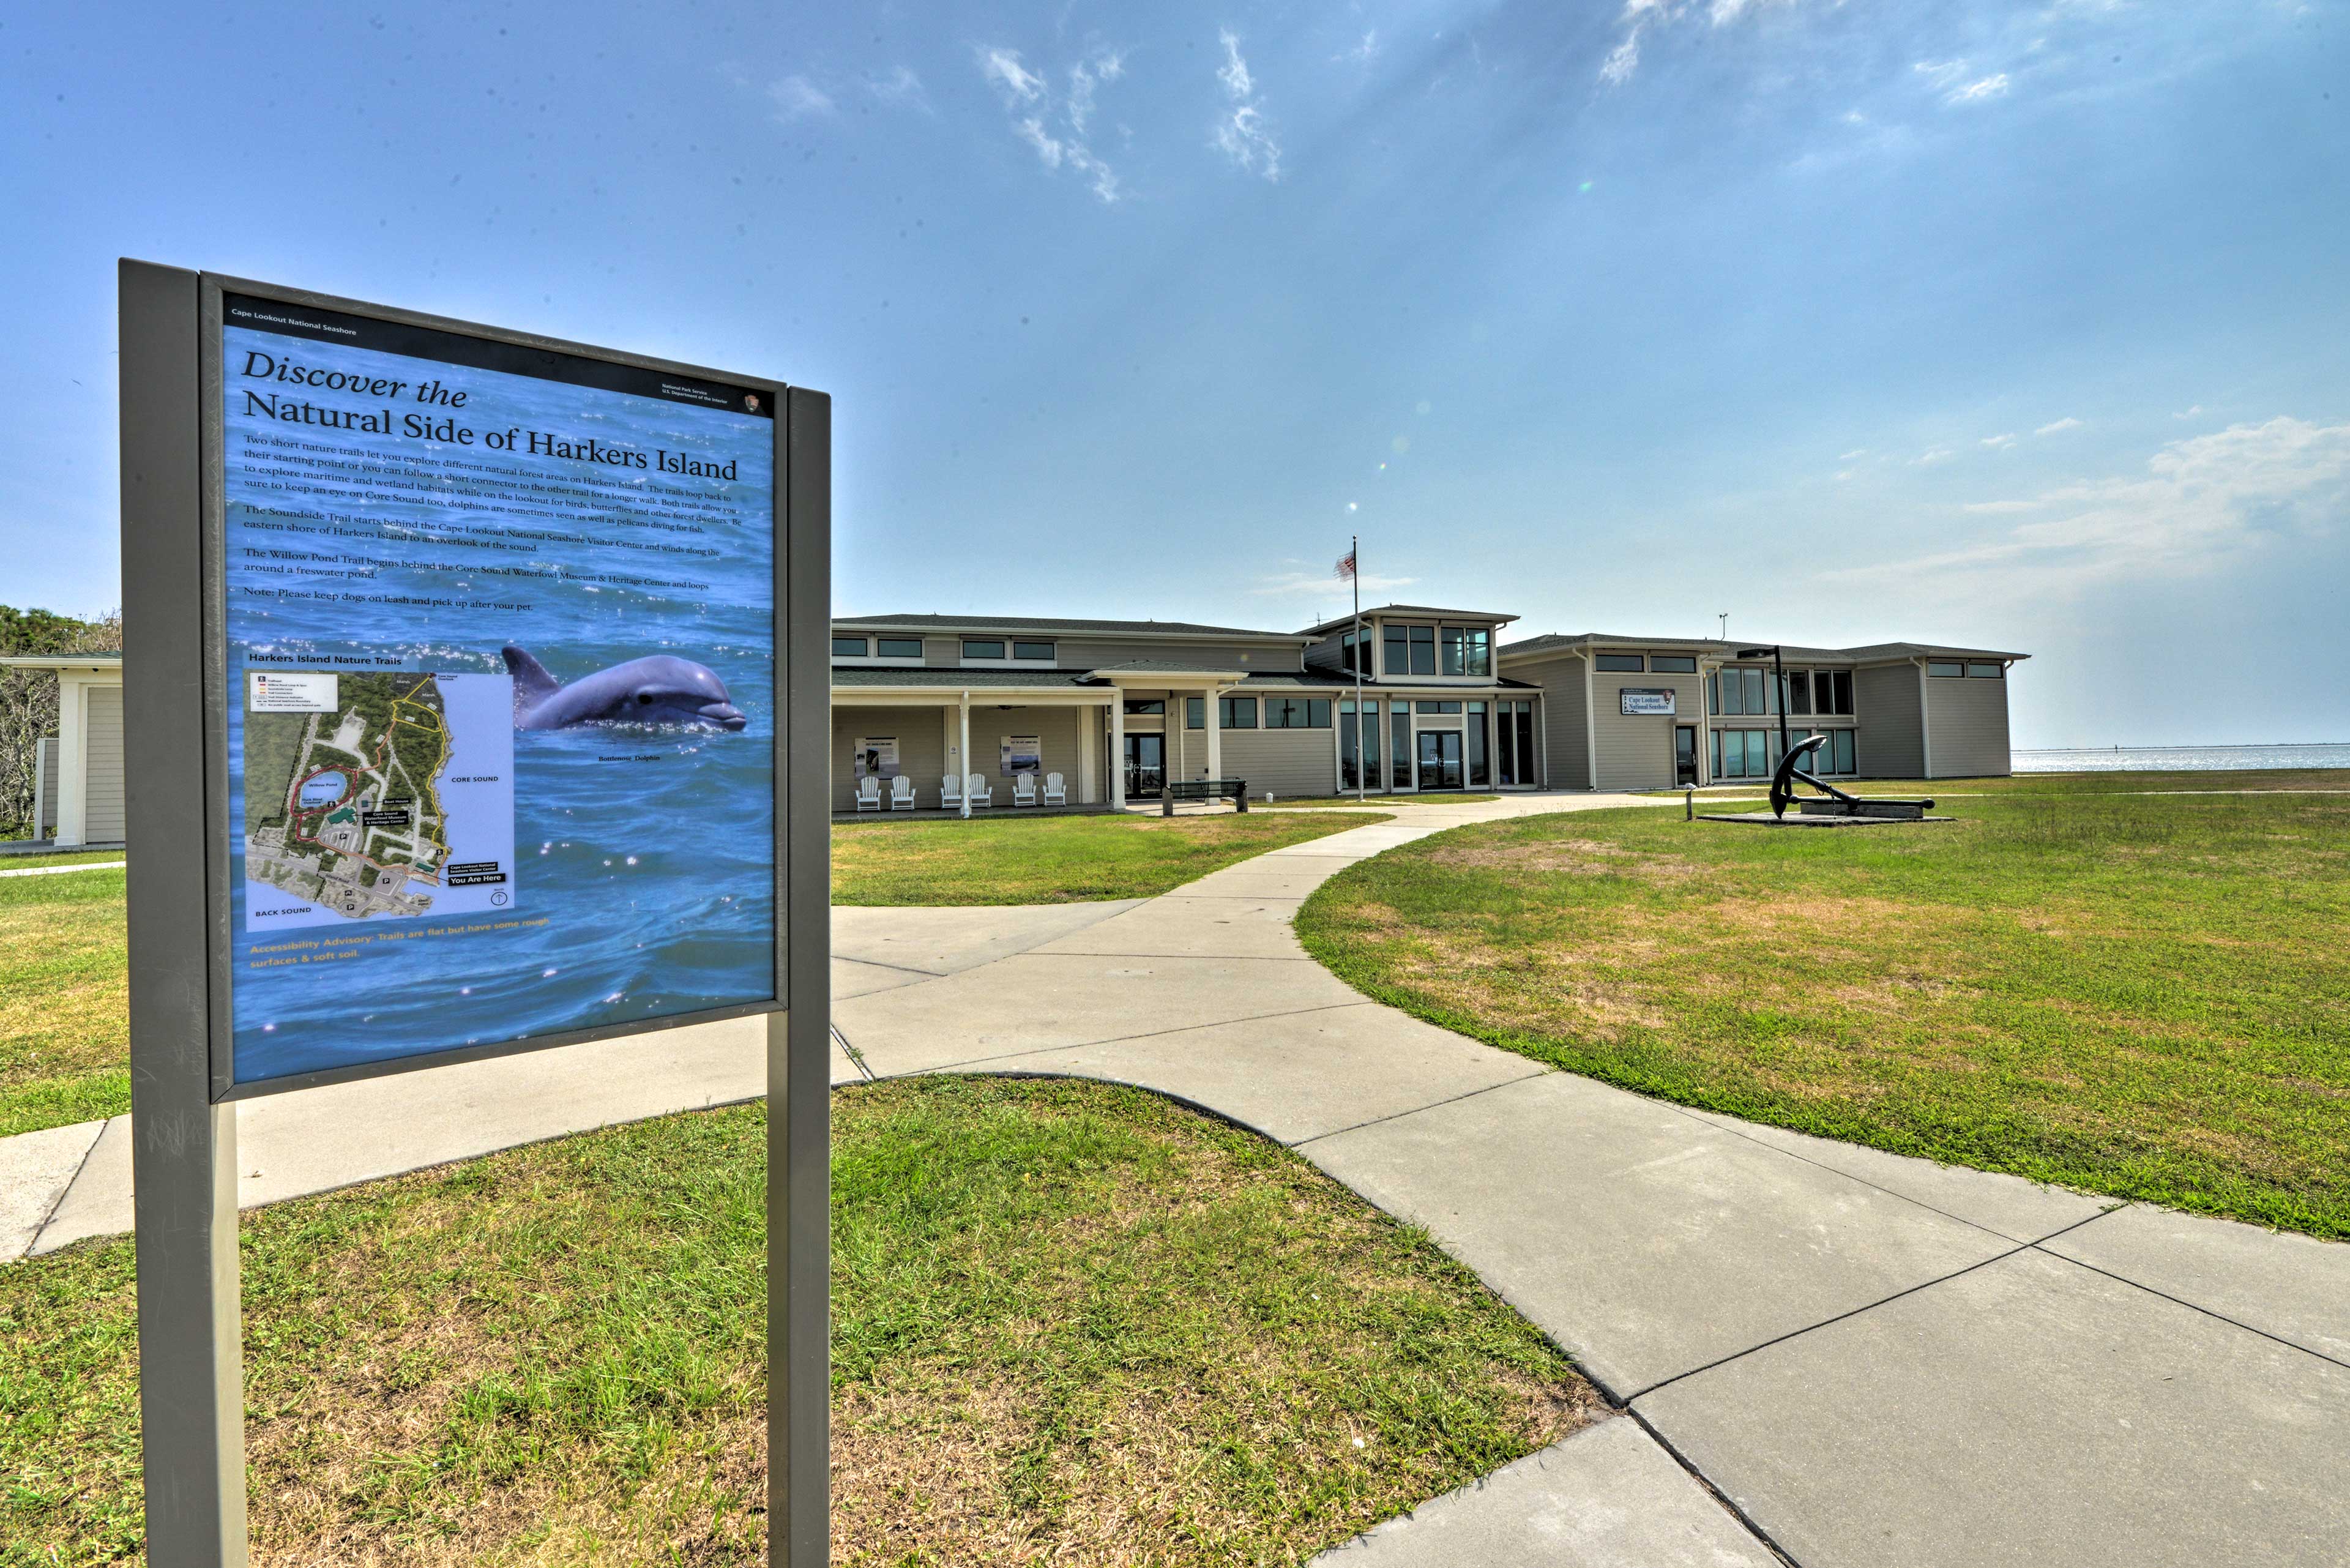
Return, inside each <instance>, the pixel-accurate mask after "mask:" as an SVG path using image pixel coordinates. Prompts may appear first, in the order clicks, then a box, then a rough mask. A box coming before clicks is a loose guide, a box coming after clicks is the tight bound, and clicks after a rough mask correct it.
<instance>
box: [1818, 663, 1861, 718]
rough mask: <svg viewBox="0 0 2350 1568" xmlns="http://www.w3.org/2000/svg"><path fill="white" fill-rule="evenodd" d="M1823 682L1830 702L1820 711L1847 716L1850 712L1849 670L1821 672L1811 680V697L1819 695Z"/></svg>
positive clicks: (1850, 680)
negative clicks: (1826, 687) (1825, 684)
mask: <svg viewBox="0 0 2350 1568" xmlns="http://www.w3.org/2000/svg"><path fill="white" fill-rule="evenodd" d="M1831 676H1833V679H1831ZM1823 680H1825V681H1826V682H1827V685H1828V695H1829V698H1830V701H1829V703H1828V705H1827V706H1825V707H1824V708H1822V709H1821V710H1820V711H1821V712H1823V713H1841V714H1845V715H1847V716H1849V715H1850V714H1851V712H1852V671H1851V670H1834V671H1830V670H1821V671H1820V672H1819V673H1818V674H1817V675H1815V676H1814V677H1813V680H1812V695H1814V697H1816V696H1818V695H1819V692H1820V682H1821V681H1823Z"/></svg>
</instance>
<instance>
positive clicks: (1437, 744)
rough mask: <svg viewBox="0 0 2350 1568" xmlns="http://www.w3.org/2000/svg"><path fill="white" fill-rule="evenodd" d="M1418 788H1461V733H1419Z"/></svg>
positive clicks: (1433, 731) (1425, 731) (1441, 731)
mask: <svg viewBox="0 0 2350 1568" xmlns="http://www.w3.org/2000/svg"><path fill="white" fill-rule="evenodd" d="M1419 787H1420V788H1422V789H1459V788H1460V787H1461V732H1460V731H1458V730H1422V731H1421V732H1419Z"/></svg>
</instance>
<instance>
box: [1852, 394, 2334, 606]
mask: <svg viewBox="0 0 2350 1568" xmlns="http://www.w3.org/2000/svg"><path fill="white" fill-rule="evenodd" d="M1966 510H1967V511H1968V512H1970V513H1975V514H1993V515H1996V514H2009V513H2012V514H2039V519H2040V520H2039V521H2035V522H2030V523H2024V524H2018V525H2017V526H2015V527H2014V528H2012V529H2011V530H2009V531H2008V532H2007V533H2006V534H2005V535H2001V536H1999V537H1996V538H1993V539H1990V540H1987V541H1985V542H1983V543H1981V544H1979V545H1970V546H1967V547H1964V548H1961V549H1957V550H1949V551H1943V552H1940V553H1938V554H1935V555H1930V556H1918V557H1916V558H1913V559H1910V560H1906V561H1898V562H1892V563H1888V564H1886V565H1882V566H1866V567H1858V568H1854V569H1851V570H1847V571H1842V572H1836V573H1832V574H1830V576H1832V577H1835V578H1836V579H1839V580H1845V581H1862V580H1871V581H1888V580H1890V581H1903V582H1908V583H1912V584H1915V583H1918V582H1924V581H1932V580H1942V581H1948V580H1950V579H1951V578H1953V577H1954V576H1966V577H1971V578H1975V579H1978V580H1979V585H1978V586H1980V587H1982V588H1984V590H1985V591H1986V592H1987V593H1990V594H1995V595H2015V594H2021V593H2024V592H2028V591H2037V592H2053V593H2060V594H2061V593H2065V592H2070V591H2073V590H2074V589H2077V588H2080V587H2085V586H2088V585H2091V584H2094V583H2096V582H2100V581H2104V580H2108V579H2113V578H2119V577H2124V576H2129V577H2143V576H2148V575H2155V576H2192V575H2194V574H2197V573H2199V572H2204V571H2207V570H2210V569H2211V568H2212V567H2214V566H2220V565H2222V564H2224V563H2225V562H2227V561H2228V560H2230V559H2231V558H2234V557H2237V556H2246V555H2251V554H2254V553H2257V552H2260V551H2262V550H2265V549H2268V548H2270V547H2272V546H2274V545H2279V544H2281V543H2282V544H2289V545H2300V544H2305V542H2306V541H2307V540H2309V539H2311V538H2314V537H2319V536H2323V535H2329V534H2331V533H2333V532H2334V531H2336V530H2338V529H2340V528H2341V527H2342V526H2343V524H2344V521H2345V517H2350V422H2345V423H2342V424H2333V425H2322V424H2316V423H2313V422H2312V421H2307V420H2297V419H2293V418H2290V417H2288V416H2282V415H2281V416H2279V417H2278V418H2276V419H2272V420H2270V421H2267V422H2266V423H2264V424H2235V425H2230V426H2229V427H2228V428H2227V429H2225V430H2222V431H2213V432H2212V433H2210V434H2209V435H2199V436H2189V437H2188V438H2187V439H2185V440H2183V441H2172V442H2170V443H2169V444H2168V445H2166V446H2165V447H2163V448H2162V450H2161V451H2159V452H2157V453H2155V454H2154V456H2153V457H2151V458H2149V459H2148V460H2147V465H2146V472H2145V473H2143V474H2142V475H2137V476H2135V477H2132V476H2122V475H2116V476H2115V477H2112V478H2108V479H2099V480H2085V481H2082V482H2080V483H2074V484H2067V485H2063V486H2060V487H2058V488H2056V489H2054V490H2049V491H2044V492H2043V493H2040V494H2038V495H2036V496H2029V497H2018V498H2014V499H2012V500H2002V501H1984V502H1977V503H1975V504H1972V505H1970V506H1969V507H1967V508H1966Z"/></svg>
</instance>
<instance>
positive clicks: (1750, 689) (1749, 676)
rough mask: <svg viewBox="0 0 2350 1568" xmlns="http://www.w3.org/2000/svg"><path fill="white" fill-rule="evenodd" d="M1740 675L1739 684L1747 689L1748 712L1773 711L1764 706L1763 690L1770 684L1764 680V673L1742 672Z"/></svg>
mask: <svg viewBox="0 0 2350 1568" xmlns="http://www.w3.org/2000/svg"><path fill="white" fill-rule="evenodd" d="M1738 675H1739V684H1740V685H1742V686H1743V687H1745V688H1746V711H1748V712H1749V713H1768V712H1769V711H1771V710H1770V709H1769V708H1767V707H1765V706H1764V705H1763V687H1765V686H1767V685H1769V684H1770V682H1769V681H1767V680H1763V671H1762V670H1740V671H1739V672H1738Z"/></svg>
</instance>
